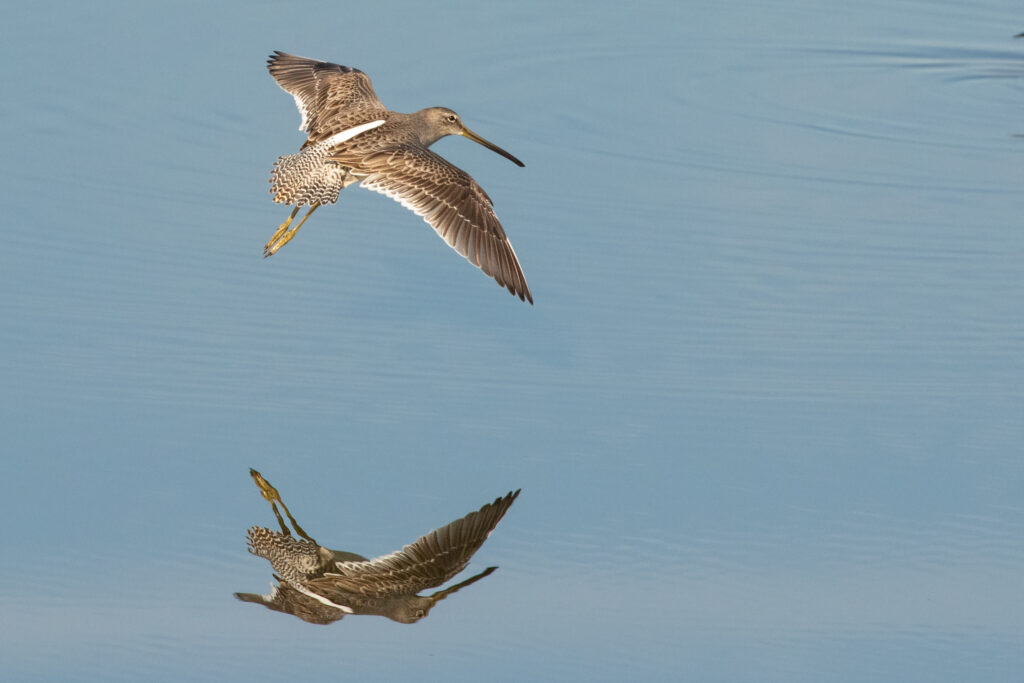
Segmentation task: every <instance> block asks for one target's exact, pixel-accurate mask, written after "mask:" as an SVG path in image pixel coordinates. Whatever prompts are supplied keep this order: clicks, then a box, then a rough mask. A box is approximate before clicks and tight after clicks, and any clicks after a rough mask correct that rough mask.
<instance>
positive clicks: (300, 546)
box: [235, 469, 519, 624]
mask: <svg viewBox="0 0 1024 683" xmlns="http://www.w3.org/2000/svg"><path fill="white" fill-rule="evenodd" d="M249 473H250V474H251V475H252V478H253V481H255V482H256V485H257V486H258V487H259V489H260V493H262V494H263V497H264V498H266V499H267V500H268V501H269V502H270V506H271V508H273V510H274V515H275V516H276V517H277V521H278V523H279V524H280V526H281V532H280V533H279V532H277V531H271V530H270V529H266V528H264V527H258V526H254V527H253V528H251V529H249V552H251V553H252V554H253V555H259V556H260V557H262V558H264V559H266V560H267V561H268V562H270V566H271V567H273V569H274V578H275V579H277V585H272V590H271V592H270V594H269V595H259V594H256V593H235V597H236V598H238V599H239V600H242V601H243V602H255V603H259V604H261V605H264V606H265V607H268V608H269V609H272V610H276V611H278V612H285V613H286V614H294V615H295V616H297V617H299V618H300V619H302V620H303V621H308V622H310V623H311V624H330V623H333V622H335V621H338V620H339V619H341V618H342V617H344V616H345V615H346V614H376V615H379V616H383V617H387V618H388V619H393V620H394V621H399V622H402V623H403V624H411V623H413V622H415V621H419V620H420V619H422V618H423V617H425V616H427V614H429V613H430V610H431V608H433V606H434V605H436V604H437V603H438V602H440V601H441V600H444V599H445V598H446V597H448V596H449V595H451V594H453V593H455V592H456V591H458V590H460V589H462V588H465V587H466V586H468V585H470V584H472V583H476V582H477V581H479V580H480V579H482V578H484V577H485V576H488V575H490V574H491V573H492V572H494V570H495V569H497V567H488V568H487V569H485V570H484V571H482V572H480V573H479V574H476V575H475V576H471V577H470V578H468V579H466V580H465V581H462V582H461V583H457V584H455V585H453V586H449V587H448V588H446V589H444V590H442V591H438V592H436V593H433V594H431V595H429V596H421V595H417V593H419V592H420V591H423V590H426V589H428V588H436V587H437V586H440V585H441V584H443V583H444V582H445V581H448V580H449V579H451V578H452V577H454V576H455V575H456V574H458V573H459V572H461V571H462V570H463V569H465V568H466V565H467V564H469V560H470V558H471V557H473V554H474V553H475V552H476V551H477V550H479V549H480V546H481V545H483V543H484V541H485V540H487V537H488V536H489V535H490V533H491V531H493V530H494V527H496V526H497V525H498V522H500V521H501V518H502V517H504V516H505V512H507V511H508V508H509V507H510V506H511V505H512V502H513V501H515V499H516V497H517V496H518V495H519V490H516V491H513V492H510V493H509V494H508V495H506V496H504V497H502V498H497V499H495V501H494V502H493V503H488V504H487V505H484V506H483V507H482V508H480V509H479V510H477V511H476V512H471V513H469V514H468V515H466V516H465V517H463V518H462V519H459V520H456V521H454V522H451V523H450V524H446V525H445V526H443V527H440V528H439V529H435V530H434V531H431V532H430V533H428V534H426V535H425V536H423V537H422V538H420V539H419V540H417V541H416V542H415V543H412V544H410V545H407V546H405V547H404V548H402V549H401V550H397V551H395V552H393V553H391V554H390V555H384V556H383V557H378V558H375V559H372V560H368V559H367V558H365V557H363V556H362V555H357V554H355V553H349V552H344V551H340V550H329V549H327V548H325V547H323V546H322V545H320V544H319V543H317V542H316V541H314V540H313V539H312V538H311V537H310V536H309V534H307V533H306V532H305V530H303V528H302V527H301V526H299V524H298V522H296V521H295V518H294V517H292V514H291V512H290V511H289V510H288V506H286V505H285V504H284V501H283V500H281V496H280V494H278V492H277V489H275V488H274V487H273V486H271V485H270V483H269V482H268V481H267V480H266V479H264V478H263V475H261V474H260V473H259V472H257V471H256V470H253V469H250V470H249ZM279 503H280V505H281V508H282V509H283V510H284V514H285V515H286V516H287V517H288V521H289V522H291V524H292V529H294V530H295V534H296V535H297V536H298V537H299V538H296V537H295V536H293V535H292V532H291V531H290V530H289V529H288V525H287V524H285V521H284V518H283V517H282V516H281V512H280V510H278V507H277V506H278V504H279Z"/></svg>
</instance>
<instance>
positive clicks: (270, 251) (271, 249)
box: [263, 202, 320, 258]
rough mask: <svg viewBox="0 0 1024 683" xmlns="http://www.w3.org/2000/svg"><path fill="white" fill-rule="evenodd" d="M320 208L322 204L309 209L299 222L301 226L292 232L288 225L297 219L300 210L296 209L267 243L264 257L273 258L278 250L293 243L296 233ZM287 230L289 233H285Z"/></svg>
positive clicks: (297, 226) (318, 203)
mask: <svg viewBox="0 0 1024 683" xmlns="http://www.w3.org/2000/svg"><path fill="white" fill-rule="evenodd" d="M319 208H320V202H317V203H316V204H313V205H312V206H311V207H309V211H307V212H306V215H305V216H303V217H302V220H301V221H299V224H298V225H296V226H295V227H294V228H292V229H291V230H288V225H289V224H290V223H291V222H292V219H293V218H295V214H296V213H297V212H298V210H299V207H295V211H292V215H291V216H289V217H288V220H286V221H285V222H284V223H282V224H281V227H280V228H278V229H277V232H276V233H274V236H273V237H271V238H270V241H269V242H267V246H265V247H264V248H263V257H264V258H266V257H267V256H273V255H274V254H275V253H277V250H278V249H280V248H281V247H283V246H284V245H286V244H288V243H289V242H291V240H292V238H293V237H295V233H297V232H298V231H299V228H301V227H302V225H303V224H304V223H305V222H306V221H307V220H309V217H310V216H312V215H313V212H314V211H316V210H317V209H319ZM285 230H288V231H287V232H284V231H285Z"/></svg>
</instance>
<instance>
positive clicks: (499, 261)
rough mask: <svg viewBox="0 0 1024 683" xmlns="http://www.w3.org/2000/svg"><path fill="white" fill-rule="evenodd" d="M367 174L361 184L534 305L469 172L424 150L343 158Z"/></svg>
mask: <svg viewBox="0 0 1024 683" xmlns="http://www.w3.org/2000/svg"><path fill="white" fill-rule="evenodd" d="M332 160H334V161H337V162H338V163H340V164H342V165H351V166H358V168H359V169H360V171H361V172H363V173H366V174H367V175H366V177H365V178H363V180H362V182H361V186H362V187H365V188H366V189H368V190H373V191H374V192H379V193H381V194H383V195H386V196H388V197H391V198H392V199H394V200H396V201H397V202H398V203H400V204H401V205H402V206H404V207H406V208H407V209H410V210H411V211H413V212H414V213H416V214H417V215H418V216H422V217H423V219H424V220H425V221H426V222H427V223H428V224H430V226H431V227H432V228H434V230H435V231H436V232H437V234H438V235H440V236H441V237H442V238H443V239H444V240H445V242H447V243H448V245H449V246H451V247H452V248H453V249H455V251H457V252H459V253H460V254H462V256H463V257H465V258H466V259H467V260H468V261H469V262H470V263H472V264H473V265H474V266H476V267H477V268H480V269H481V270H482V271H483V272H484V273H486V274H487V275H489V276H491V277H492V278H494V279H495V280H496V281H497V283H498V284H499V285H501V286H502V287H505V288H506V289H508V291H509V292H511V293H512V294H513V295H516V296H518V297H519V298H520V299H522V300H524V301H529V302H530V303H531V304H532V303H533V295H532V294H531V293H530V288H529V287H528V286H527V284H526V277H525V276H524V275H523V269H522V267H521V266H520V265H519V259H518V258H516V254H515V250H513V249H512V244H511V243H510V242H509V240H508V237H506V236H505V231H504V229H502V227H501V222H500V221H499V220H498V216H497V214H495V213H494V208H493V204H492V203H491V198H490V197H488V196H487V193H486V192H484V190H483V188H482V187H480V185H479V184H477V182H476V181H475V180H473V178H471V177H470V176H469V174H468V173H466V172H465V171H463V170H462V169H460V168H458V167H456V166H454V165H453V164H451V163H449V162H448V161H446V160H445V159H444V158H443V157H441V156H439V155H437V154H435V153H434V152H431V151H430V150H429V149H427V148H426V147H422V146H417V145H413V144H405V145H402V146H401V147H398V148H396V149H393V150H387V151H384V152H379V153H376V154H370V155H367V156H364V157H361V158H360V159H358V163H354V162H355V160H351V159H349V160H346V159H345V156H344V153H342V154H341V155H340V156H337V157H334V158H332Z"/></svg>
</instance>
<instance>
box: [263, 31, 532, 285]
mask: <svg viewBox="0 0 1024 683" xmlns="http://www.w3.org/2000/svg"><path fill="white" fill-rule="evenodd" d="M267 68H268V69H269V70H270V75H271V76H273V77H274V79H275V80H276V81H277V84H278V85H280V86H281V88H283V89H284V90H285V91H286V92H288V93H289V94H291V95H292V97H294V98H295V104H296V105H297V106H298V108H299V112H300V113H301V114H302V124H301V125H300V126H299V130H301V131H305V132H306V133H307V134H308V138H307V140H306V142H305V143H303V145H302V147H301V149H300V151H299V152H298V153H297V154H289V155H286V156H282V157H280V158H278V160H277V162H276V163H275V164H274V169H273V171H272V172H271V175H270V185H271V187H270V192H271V194H273V196H274V201H275V202H277V203H279V204H286V205H294V206H295V209H294V210H293V211H292V212H291V215H290V216H288V219H287V220H286V221H285V222H284V223H282V224H281V226H280V227H279V228H278V229H277V232H275V233H274V235H273V237H271V238H270V240H269V241H268V242H267V244H266V246H265V247H264V250H263V255H264V257H267V256H272V255H273V254H275V253H277V251H278V250H279V249H280V248H281V247H283V246H284V245H285V244H287V243H288V242H289V241H290V240H291V239H292V238H293V237H295V233H296V232H297V231H298V229H299V228H301V227H302V225H303V224H304V223H305V222H306V220H307V219H309V217H310V216H311V215H312V214H313V212H314V211H316V210H317V209H318V208H319V207H320V206H322V205H324V204H334V203H335V202H337V201H338V193H339V192H340V191H341V190H342V189H344V188H346V187H348V186H349V185H352V184H353V183H359V184H360V186H361V187H364V188H366V189H368V190H373V191H375V192H380V193H381V194H384V195H387V196H388V197H391V198H392V199H394V200H396V201H397V202H399V203H400V204H401V205H402V206H404V207H406V208H407V209H410V210H411V211H413V212H415V213H416V214H417V215H418V216H422V217H423V220H425V221H426V222H427V223H429V224H430V226H431V227H432V228H434V230H435V231H437V234H438V235H440V236H441V237H443V238H444V240H445V241H446V242H447V243H448V245H449V246H451V247H452V248H453V249H455V251H457V252H459V253H460V254H462V255H463V256H464V257H465V258H466V259H467V260H469V262H470V263H472V264H473V265H475V266H476V267H478V268H480V269H481V270H482V271H483V272H484V273H486V274H487V275H489V276H491V277H492V278H494V279H495V281H497V283H498V284H499V285H501V286H502V287H504V288H506V289H508V291H509V292H510V293H511V294H513V295H515V296H518V297H519V298H520V299H521V300H523V301H529V302H530V303H531V304H532V303H533V295H532V294H531V293H530V288H529V287H528V286H527V284H526V277H525V276H524V275H523V269H522V267H521V266H520V265H519V259H518V258H517V257H516V253H515V251H514V250H513V249H512V244H511V243H510V242H509V240H508V237H506V236H505V231H504V229H502V227H501V223H500V222H499V221H498V216H497V215H496V214H495V213H494V207H493V202H491V198H490V197H489V196H487V193H486V192H484V189H483V188H482V187H480V185H478V184H477V182H476V181H475V180H473V178H472V177H471V176H470V175H469V174H468V173H466V172H465V171H463V170H462V169H460V168H458V167H456V166H455V165H454V164H452V163H450V162H449V161H448V160H446V159H445V158H444V157H442V156H440V155H438V154H435V153H434V152H432V151H430V146H431V145H432V144H434V143H435V142H437V141H438V140H440V139H441V138H443V137H445V136H448V135H461V136H463V137H467V138H469V139H470V140H473V141H474V142H478V143H480V144H481V145H483V146H484V147H486V148H488V149H490V150H492V151H494V152H497V153H498V154H500V155H502V156H503V157H505V158H506V159H509V160H510V161H512V162H513V163H514V164H516V165H518V166H523V165H524V164H523V162H521V161H520V160H519V159H517V158H516V157H514V156H512V155H511V154H509V153H508V152H506V151H505V150H503V149H502V148H501V147H498V146H497V145H495V144H493V143H491V142H488V141H487V140H485V139H484V138H482V137H480V136H479V135H477V134H476V133H474V132H473V131H471V130H470V129H469V128H467V127H466V126H465V124H463V123H462V118H461V117H460V116H459V115H458V114H457V113H455V112H454V111H452V110H451V109H447V108H445V107H430V108H428V109H421V110H420V111H418V112H416V113H414V114H402V113H399V112H395V111H391V110H389V109H387V108H386V107H385V106H384V105H383V104H381V101H380V100H379V99H377V94H376V93H375V92H374V91H373V85H372V84H371V83H370V77H369V76H367V75H366V74H365V73H363V72H362V71H360V70H359V69H353V68H351V67H348V66H341V65H340V64H332V63H330V62H320V61H317V60H314V59H307V58H305V57H297V56H295V55H290V54H286V53H284V52H276V51H275V52H274V54H273V55H271V56H270V59H269V60H268V61H267ZM303 206H308V207H309V210H308V211H307V212H306V214H305V215H304V216H303V217H302V219H301V220H300V221H299V222H298V224H296V225H295V226H294V227H292V225H291V224H292V221H293V220H294V219H295V217H296V215H297V214H298V212H299V210H300V209H301V208H302V207H303Z"/></svg>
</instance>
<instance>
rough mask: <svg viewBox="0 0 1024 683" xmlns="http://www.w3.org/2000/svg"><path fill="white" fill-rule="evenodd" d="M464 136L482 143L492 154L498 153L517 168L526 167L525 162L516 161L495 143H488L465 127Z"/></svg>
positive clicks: (463, 129) (463, 128)
mask: <svg viewBox="0 0 1024 683" xmlns="http://www.w3.org/2000/svg"><path fill="white" fill-rule="evenodd" d="M462 135H463V136H465V137H467V138H469V139H470V140H472V141H473V142H478V143H480V144H481V145H483V146H484V147H486V148H487V149H489V150H491V151H492V152H497V153H498V154H500V155H501V156H503V157H505V158H506V159H508V160H509V161H511V162H512V163H513V164H515V165H516V166H526V164H524V163H523V162H521V161H519V159H516V158H515V157H514V156H512V155H511V154H509V153H508V152H506V151H505V150H503V149H502V148H501V147H498V146H497V145H496V144H494V143H493V142H488V141H487V140H484V139H483V138H482V137H480V136H479V135H477V134H476V133H474V132H473V131H471V130H470V129H469V128H466V127H465V126H463V127H462Z"/></svg>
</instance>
